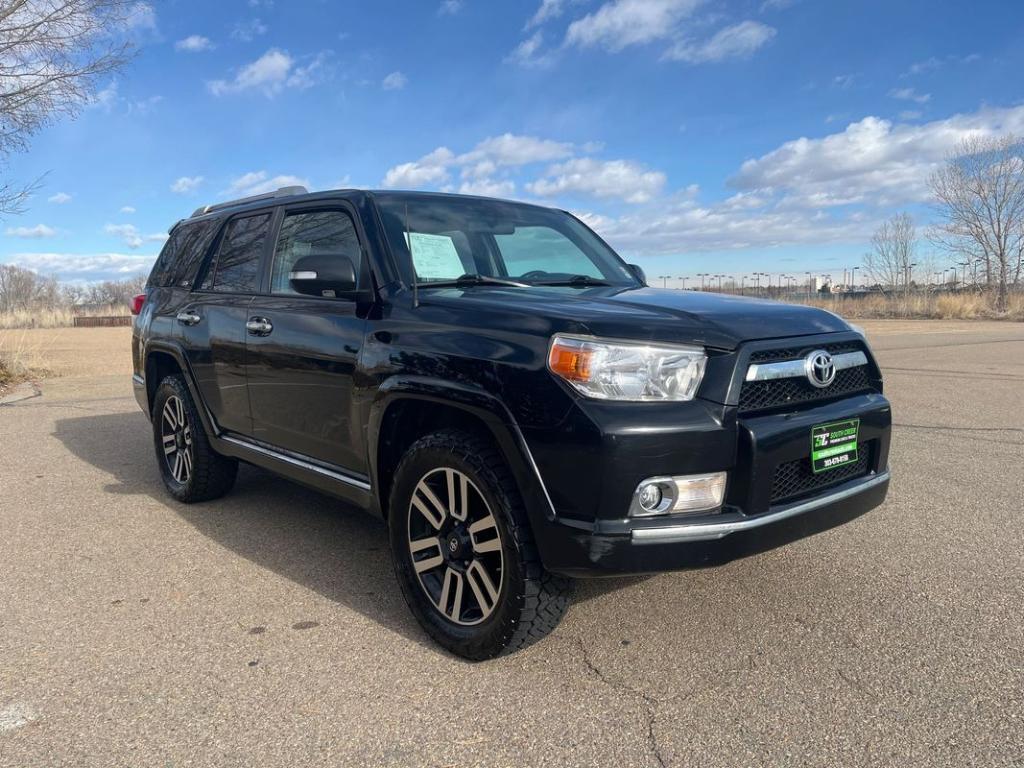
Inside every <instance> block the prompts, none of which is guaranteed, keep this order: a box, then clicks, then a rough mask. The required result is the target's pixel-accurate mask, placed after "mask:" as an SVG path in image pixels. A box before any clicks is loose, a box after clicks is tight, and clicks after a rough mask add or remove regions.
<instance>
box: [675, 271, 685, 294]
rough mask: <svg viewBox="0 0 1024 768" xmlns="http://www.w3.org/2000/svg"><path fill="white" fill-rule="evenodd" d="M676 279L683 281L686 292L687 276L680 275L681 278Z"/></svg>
mask: <svg viewBox="0 0 1024 768" xmlns="http://www.w3.org/2000/svg"><path fill="white" fill-rule="evenodd" d="M676 279H677V280H682V281H683V290H684V291H685V290H686V275H680V276H679V277H677V278H676Z"/></svg>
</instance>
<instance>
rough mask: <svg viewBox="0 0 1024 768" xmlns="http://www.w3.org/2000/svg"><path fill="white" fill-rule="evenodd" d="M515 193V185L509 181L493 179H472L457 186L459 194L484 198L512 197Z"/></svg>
mask: <svg viewBox="0 0 1024 768" xmlns="http://www.w3.org/2000/svg"><path fill="white" fill-rule="evenodd" d="M515 193H516V184H515V182H514V181H512V180H511V179H505V180H502V181H496V180H494V179H474V180H472V181H464V182H462V184H461V185H460V186H459V194H462V195H483V196H484V197H512V196H513V195H515Z"/></svg>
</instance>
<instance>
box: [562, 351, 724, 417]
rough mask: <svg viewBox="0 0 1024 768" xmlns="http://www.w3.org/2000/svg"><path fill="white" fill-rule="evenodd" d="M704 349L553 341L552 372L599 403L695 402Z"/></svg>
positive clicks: (701, 375) (702, 373) (705, 360)
mask: <svg viewBox="0 0 1024 768" xmlns="http://www.w3.org/2000/svg"><path fill="white" fill-rule="evenodd" d="M707 359H708V358H707V355H706V354H705V353H704V349H703V348H702V347H685V346H675V345H668V344H643V343H633V342H628V341H604V340H601V339H595V338H589V337H585V336H561V335H558V336H555V337H554V338H553V339H552V340H551V349H550V351H549V352H548V368H550V369H551V372H552V373H554V374H556V375H557V376H560V377H561V378H563V379H565V380H566V381H567V382H569V383H570V384H572V386H573V387H575V388H576V389H577V390H579V391H580V392H582V393H583V394H584V395H586V396H587V397H594V398H597V399H599V400H631V401H644V400H669V401H671V400H676V401H679V400H692V399H693V396H694V395H695V394H696V392H697V387H698V386H700V381H701V379H702V378H704V365H705V363H707Z"/></svg>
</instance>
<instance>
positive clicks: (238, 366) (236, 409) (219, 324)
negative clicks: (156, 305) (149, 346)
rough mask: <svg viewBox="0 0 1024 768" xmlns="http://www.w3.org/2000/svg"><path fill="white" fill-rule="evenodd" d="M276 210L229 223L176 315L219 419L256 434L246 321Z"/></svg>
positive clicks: (224, 424)
mask: <svg viewBox="0 0 1024 768" xmlns="http://www.w3.org/2000/svg"><path fill="white" fill-rule="evenodd" d="M273 216H274V212H273V210H270V211H260V212H257V213H245V214H241V215H239V216H235V217H233V218H232V219H230V220H229V221H228V223H227V224H226V225H225V227H224V230H223V233H222V234H221V237H220V241H219V244H218V246H217V250H216V253H215V254H214V255H213V257H212V259H211V260H210V263H209V265H208V267H207V270H206V274H205V276H204V278H203V281H202V284H201V285H200V287H199V290H198V291H194V292H193V293H192V294H191V296H190V297H189V301H188V302H187V303H186V305H185V306H184V307H182V309H181V310H179V311H178V313H177V315H176V321H177V323H178V325H179V327H180V328H181V329H182V330H181V334H182V338H183V346H184V348H185V354H186V356H187V357H188V362H189V365H190V366H191V368H192V372H193V374H194V375H195V379H196V383H197V385H198V387H199V390H200V392H201V394H202V396H203V400H204V401H205V403H206V405H207V407H208V408H209V409H210V411H211V412H212V413H213V417H214V419H215V420H216V422H217V424H218V425H219V426H220V427H221V428H222V429H225V430H227V431H230V432H235V433H238V434H242V435H251V434H252V416H251V414H250V409H249V394H248V391H247V390H246V386H245V354H246V351H245V340H246V334H245V322H246V319H247V317H248V313H247V311H248V307H249V303H250V302H251V301H252V296H253V294H254V293H255V292H256V291H258V290H259V285H260V280H261V276H262V272H263V269H262V265H263V262H264V260H265V258H266V256H267V251H268V249H269V244H270V231H271V223H272V221H273Z"/></svg>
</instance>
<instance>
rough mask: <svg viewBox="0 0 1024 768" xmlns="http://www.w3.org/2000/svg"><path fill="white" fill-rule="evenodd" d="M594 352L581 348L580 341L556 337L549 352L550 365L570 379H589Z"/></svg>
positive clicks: (553, 369)
mask: <svg viewBox="0 0 1024 768" xmlns="http://www.w3.org/2000/svg"><path fill="white" fill-rule="evenodd" d="M593 357H594V352H593V351H592V350H589V349H580V345H579V344H578V343H574V342H572V341H570V340H567V339H566V340H563V339H556V340H555V342H554V343H553V344H552V345H551V351H550V352H549V353H548V367H549V368H551V370H552V371H553V372H554V373H556V374H558V375H559V376H561V377H562V378H563V379H567V380H569V381H589V380H590V362H591V360H592V359H593Z"/></svg>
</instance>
